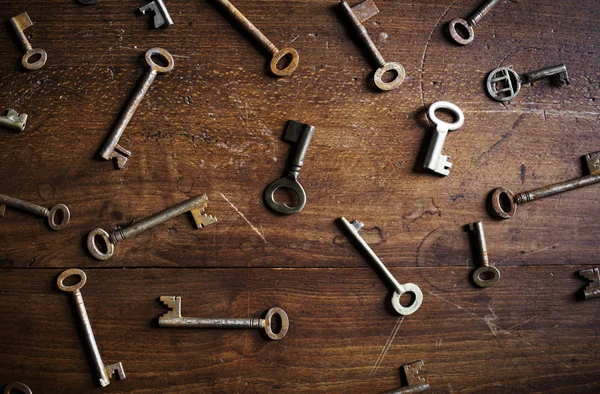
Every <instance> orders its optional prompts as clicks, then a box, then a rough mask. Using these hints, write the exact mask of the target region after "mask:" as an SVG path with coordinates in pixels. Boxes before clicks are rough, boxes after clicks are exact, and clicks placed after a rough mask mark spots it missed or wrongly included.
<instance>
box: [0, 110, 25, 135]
mask: <svg viewBox="0 0 600 394" xmlns="http://www.w3.org/2000/svg"><path fill="white" fill-rule="evenodd" d="M2 112H3V113H4V114H3V115H0V126H4V127H8V128H9V129H13V130H16V131H23V130H25V126H26V124H27V114H19V113H17V111H15V110H14V109H12V108H7V109H5V110H4V111H2Z"/></svg>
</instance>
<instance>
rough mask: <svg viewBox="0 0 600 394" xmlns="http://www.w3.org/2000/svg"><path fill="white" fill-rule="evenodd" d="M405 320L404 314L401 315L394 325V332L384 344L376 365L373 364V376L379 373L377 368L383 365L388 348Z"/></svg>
mask: <svg viewBox="0 0 600 394" xmlns="http://www.w3.org/2000/svg"><path fill="white" fill-rule="evenodd" d="M403 321H404V316H401V317H399V318H398V321H397V322H396V325H395V326H394V328H392V332H391V333H390V335H389V336H388V339H387V341H386V342H385V345H383V349H381V353H380V354H379V357H377V360H376V361H375V365H373V369H371V376H375V374H376V373H377V370H378V369H379V367H380V366H381V363H382V362H383V359H384V358H385V355H386V354H387V352H388V350H390V346H392V343H393V342H394V338H396V334H397V333H398V330H399V329H400V326H401V325H402V322H403Z"/></svg>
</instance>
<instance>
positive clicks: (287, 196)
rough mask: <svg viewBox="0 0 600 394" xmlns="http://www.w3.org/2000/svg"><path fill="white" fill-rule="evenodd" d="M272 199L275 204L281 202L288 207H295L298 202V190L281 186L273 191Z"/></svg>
mask: <svg viewBox="0 0 600 394" xmlns="http://www.w3.org/2000/svg"><path fill="white" fill-rule="evenodd" d="M273 200H274V201H275V203H276V204H283V205H285V206H286V207H288V208H295V207H297V206H298V203H299V198H298V192H296V191H295V190H294V189H292V188H291V187H288V186H281V187H278V188H277V189H275V191H274V192H273Z"/></svg>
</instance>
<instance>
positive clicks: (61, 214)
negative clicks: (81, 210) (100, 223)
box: [0, 194, 71, 231]
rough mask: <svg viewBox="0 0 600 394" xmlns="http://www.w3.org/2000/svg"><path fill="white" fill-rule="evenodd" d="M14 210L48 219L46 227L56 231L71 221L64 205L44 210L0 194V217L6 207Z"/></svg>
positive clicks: (69, 213)
mask: <svg viewBox="0 0 600 394" xmlns="http://www.w3.org/2000/svg"><path fill="white" fill-rule="evenodd" d="M7 206H9V207H11V208H15V209H18V210H21V211H25V212H29V213H33V214H34V215H38V216H41V217H45V218H47V219H48V225H49V226H50V228H51V229H52V230H55V231H58V230H62V229H63V228H65V227H67V225H68V224H69V219H71V211H69V208H68V207H67V206H66V205H65V204H56V205H55V206H53V207H52V208H50V209H48V208H44V207H41V206H39V205H36V204H32V203H30V202H27V201H23V200H19V199H18V198H14V197H10V196H7V195H5V194H0V217H3V216H4V214H5V213H6V207H7Z"/></svg>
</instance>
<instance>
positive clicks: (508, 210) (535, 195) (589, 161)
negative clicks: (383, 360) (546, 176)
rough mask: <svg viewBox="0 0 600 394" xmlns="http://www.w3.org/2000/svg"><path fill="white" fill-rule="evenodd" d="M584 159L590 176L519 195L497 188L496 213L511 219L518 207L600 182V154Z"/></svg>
mask: <svg viewBox="0 0 600 394" xmlns="http://www.w3.org/2000/svg"><path fill="white" fill-rule="evenodd" d="M583 158H584V159H585V162H586V166H587V169H588V171H589V173H590V174H589V175H584V176H582V177H579V178H575V179H570V180H568V181H564V182H559V183H554V184H552V185H548V186H544V187H541V188H539V189H535V190H531V191H528V192H523V193H519V194H517V195H515V194H514V193H513V192H512V191H511V190H510V189H507V188H505V187H499V188H497V189H496V190H494V193H493V194H492V208H493V210H494V213H495V214H496V216H497V217H498V218H500V219H509V218H511V217H513V216H514V215H515V213H516V212H517V205H522V204H525V203H526V202H529V201H534V200H539V199H540V198H544V197H549V196H553V195H555V194H558V193H563V192H567V191H569V190H573V189H577V188H580V187H584V186H588V185H593V184H595V183H598V182H600V152H594V153H590V154H589V155H586V156H584V157H583Z"/></svg>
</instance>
